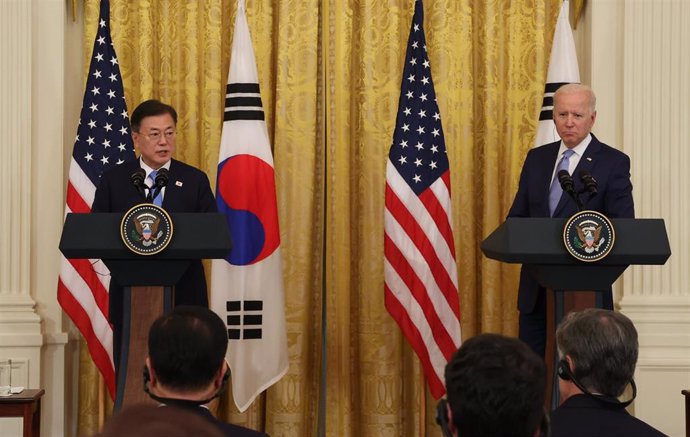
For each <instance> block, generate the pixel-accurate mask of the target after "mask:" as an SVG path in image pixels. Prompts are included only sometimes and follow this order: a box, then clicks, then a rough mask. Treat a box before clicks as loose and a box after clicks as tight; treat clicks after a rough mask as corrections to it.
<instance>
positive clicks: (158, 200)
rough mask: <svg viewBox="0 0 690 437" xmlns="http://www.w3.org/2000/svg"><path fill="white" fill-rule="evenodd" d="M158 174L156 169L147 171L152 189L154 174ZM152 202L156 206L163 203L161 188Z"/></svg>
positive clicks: (154, 184)
mask: <svg viewBox="0 0 690 437" xmlns="http://www.w3.org/2000/svg"><path fill="white" fill-rule="evenodd" d="M157 174H158V170H154V171H152V172H151V173H149V179H151V190H153V189H154V188H155V186H156V175H157ZM153 204H154V205H156V206H161V207H162V205H163V190H162V189H161V190H160V191H159V192H158V194H157V195H156V198H155V199H153Z"/></svg>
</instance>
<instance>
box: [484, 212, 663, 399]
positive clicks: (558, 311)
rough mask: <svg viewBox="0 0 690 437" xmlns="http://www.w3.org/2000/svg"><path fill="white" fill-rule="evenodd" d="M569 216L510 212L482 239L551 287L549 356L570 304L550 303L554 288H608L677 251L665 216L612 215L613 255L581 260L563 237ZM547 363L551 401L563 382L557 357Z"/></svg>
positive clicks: (496, 255)
mask: <svg viewBox="0 0 690 437" xmlns="http://www.w3.org/2000/svg"><path fill="white" fill-rule="evenodd" d="M567 221H568V219H566V218H517V217H514V218H508V219H507V220H506V221H505V222H504V223H503V224H502V225H501V226H499V227H498V228H496V230H495V231H494V232H492V233H491V235H489V236H488V237H487V238H486V239H485V240H484V241H483V242H482V243H481V249H482V252H484V255H486V256H487V257H488V258H491V259H495V260H498V261H502V262H506V263H517V264H522V265H523V268H525V269H527V271H528V272H529V273H530V274H531V275H532V276H533V277H534V278H535V279H536V280H537V282H539V284H540V285H541V286H542V287H544V288H546V289H547V320H548V321H547V328H546V329H547V338H546V357H545V358H548V357H551V356H553V357H554V358H555V359H556V360H557V356H556V350H555V345H554V334H555V329H556V326H557V324H558V321H559V319H560V318H561V317H562V316H564V315H565V312H566V309H564V308H563V306H562V305H559V304H553V303H550V302H553V301H554V296H553V295H554V293H553V290H559V291H561V290H562V291H584V290H607V289H609V288H610V287H611V285H612V284H613V282H614V281H615V280H616V279H618V277H619V276H620V275H621V274H623V272H624V271H625V269H626V268H628V266H629V265H632V264H638V265H639V264H642V265H663V264H665V263H666V260H668V258H669V257H670V256H671V248H670V245H669V241H668V236H667V234H666V227H665V225H664V221H663V220H662V219H611V223H612V224H613V227H614V229H615V244H614V246H613V248H612V249H611V252H610V253H609V254H608V256H607V257H606V258H604V259H602V260H599V261H596V262H584V261H580V260H577V259H575V258H574V257H573V256H571V255H570V254H569V253H568V252H567V251H566V248H565V245H564V243H563V227H564V225H565V223H566V222H567ZM565 294H566V295H568V294H569V293H565ZM565 299H567V296H566V297H565V298H564V300H565ZM570 301H571V302H572V299H571V300H570ZM589 306H593V305H589ZM577 309H581V308H577ZM546 364H547V369H548V372H549V373H548V374H549V375H554V379H553V380H550V384H549V388H548V390H549V391H548V392H547V402H548V401H549V394H551V393H553V394H554V397H553V399H554V400H556V399H558V397H557V395H558V393H557V388H558V384H557V383H556V384H554V382H555V378H556V377H555V372H554V371H553V369H554V361H553V360H551V359H546ZM548 403H550V402H548ZM556 406H557V405H556Z"/></svg>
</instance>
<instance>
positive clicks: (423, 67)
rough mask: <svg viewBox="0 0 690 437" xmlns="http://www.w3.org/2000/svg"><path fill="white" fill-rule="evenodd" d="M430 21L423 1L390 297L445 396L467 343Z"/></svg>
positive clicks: (409, 73) (398, 129) (396, 161)
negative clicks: (455, 357)
mask: <svg viewBox="0 0 690 437" xmlns="http://www.w3.org/2000/svg"><path fill="white" fill-rule="evenodd" d="M423 23H424V13H423V5H422V1H421V0H417V1H416V2H415V12H414V16H413V18H412V26H411V29H410V36H409V38H408V41H407V54H406V56H405V67H404V72H403V78H402V86H401V92H400V102H399V105H398V115H397V121H396V123H395V132H394V133H393V144H392V145H391V149H390V154H389V155H388V165H387V168H386V209H385V220H384V227H385V241H384V252H385V260H384V271H385V293H384V300H385V305H386V308H387V309H388V312H390V314H391V315H392V316H393V318H394V319H395V321H396V322H397V323H398V325H399V326H400V329H401V330H402V332H403V334H404V335H405V337H406V338H407V340H408V341H409V342H410V344H411V345H412V348H413V349H414V351H415V352H416V353H417V356H418V357H419V360H420V361H421V364H422V367H423V369H424V375H425V377H426V379H427V381H428V383H429V389H430V391H431V394H432V395H433V396H434V397H435V398H436V399H438V398H440V397H441V396H443V394H444V393H445V391H446V390H445V384H444V378H443V372H444V368H445V365H446V363H447V362H448V360H449V359H450V358H451V356H452V354H453V353H454V352H455V351H456V350H457V348H458V347H459V346H460V341H461V337H460V303H459V298H458V277H457V268H456V262H455V246H454V243H453V230H452V227H451V207H450V170H449V166H448V156H447V154H446V144H445V141H444V139H443V128H442V127H441V115H440V114H439V109H438V104H437V103H436V93H435V92H434V85H433V83H432V81H431V68H430V65H429V58H428V56H427V47H426V41H425V38H424V28H423Z"/></svg>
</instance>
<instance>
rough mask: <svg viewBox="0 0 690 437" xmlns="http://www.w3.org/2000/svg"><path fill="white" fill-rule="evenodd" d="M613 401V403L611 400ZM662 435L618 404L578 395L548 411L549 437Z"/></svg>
mask: <svg viewBox="0 0 690 437" xmlns="http://www.w3.org/2000/svg"><path fill="white" fill-rule="evenodd" d="M612 402H616V401H615V400H613V399H612ZM664 435H665V434H664V433H662V432H660V431H658V430H656V429H655V428H652V427H651V426H649V425H647V424H646V423H644V422H643V421H641V420H640V419H638V418H636V417H633V416H631V415H630V414H628V412H627V411H625V408H622V407H621V406H620V405H615V404H607V403H604V402H602V401H599V400H597V399H594V398H592V397H591V396H588V395H585V394H581V395H575V396H572V397H570V398H568V399H567V400H566V401H565V402H563V404H561V406H560V407H558V408H556V409H555V410H554V411H552V412H551V437H611V436H626V437H662V436H664Z"/></svg>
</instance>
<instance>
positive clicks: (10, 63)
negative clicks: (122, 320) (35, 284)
mask: <svg viewBox="0 0 690 437" xmlns="http://www.w3.org/2000/svg"><path fill="white" fill-rule="evenodd" d="M31 14H32V3H31V2H27V1H22V0H9V1H3V2H0V101H2V105H0V359H3V360H7V359H11V360H12V385H22V386H25V387H31V388H36V387H39V386H40V369H41V346H42V344H43V339H42V336H41V320H40V318H39V316H38V314H37V313H36V312H35V308H34V307H35V301H34V299H32V297H31V262H32V256H31V255H32V250H31V246H32V235H31V227H32V208H31V206H32V199H31V184H32V171H33V167H32V161H31V158H32V131H31V102H32V96H33V92H32V88H31V72H32V59H31V58H32V32H31V30H32V26H31V19H32V15H31ZM20 423H21V422H20V421H19V420H17V419H3V420H2V421H0V434H2V435H13V434H16V433H17V432H18V430H19V428H20ZM16 435H19V434H16Z"/></svg>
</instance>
